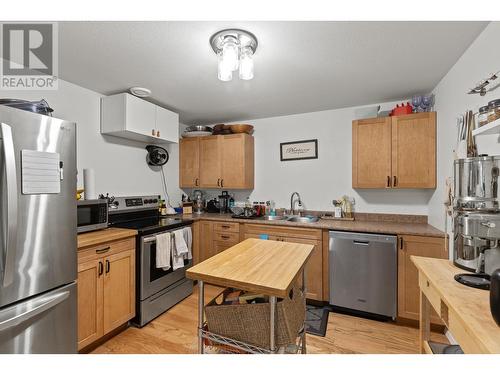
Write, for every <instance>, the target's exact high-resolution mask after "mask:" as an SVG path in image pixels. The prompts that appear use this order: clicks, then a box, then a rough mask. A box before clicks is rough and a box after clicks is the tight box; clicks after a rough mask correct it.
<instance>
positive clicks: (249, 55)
mask: <svg viewBox="0 0 500 375" xmlns="http://www.w3.org/2000/svg"><path fill="white" fill-rule="evenodd" d="M239 76H240V79H244V80H249V79H252V78H253V51H252V49H251V48H248V47H247V48H244V49H243V50H242V51H241V59H240V74H239Z"/></svg>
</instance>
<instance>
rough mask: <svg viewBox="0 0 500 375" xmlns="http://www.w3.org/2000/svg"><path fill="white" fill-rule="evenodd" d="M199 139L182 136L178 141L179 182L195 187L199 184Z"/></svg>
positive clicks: (182, 185) (185, 185)
mask: <svg viewBox="0 0 500 375" xmlns="http://www.w3.org/2000/svg"><path fill="white" fill-rule="evenodd" d="M199 173H200V140H199V139H198V138H183V139H181V140H180V141H179V184H180V186H181V187H197V186H199V184H200V174H199Z"/></svg>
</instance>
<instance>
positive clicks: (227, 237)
mask: <svg viewBox="0 0 500 375" xmlns="http://www.w3.org/2000/svg"><path fill="white" fill-rule="evenodd" d="M220 238H222V239H224V240H228V239H230V238H231V237H229V236H224V235H221V236H220Z"/></svg>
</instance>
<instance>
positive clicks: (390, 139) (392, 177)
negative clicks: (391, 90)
mask: <svg viewBox="0 0 500 375" xmlns="http://www.w3.org/2000/svg"><path fill="white" fill-rule="evenodd" d="M352 187H353V188H392V189H394V188H395V189H398V188H435V187H436V113H435V112H425V113H415V114H410V115H405V116H392V117H384V118H374V119H365V120H356V121H353V123H352Z"/></svg>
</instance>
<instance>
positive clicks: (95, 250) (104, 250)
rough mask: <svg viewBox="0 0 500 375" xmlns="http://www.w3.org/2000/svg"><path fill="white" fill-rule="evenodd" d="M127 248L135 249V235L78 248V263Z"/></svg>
mask: <svg viewBox="0 0 500 375" xmlns="http://www.w3.org/2000/svg"><path fill="white" fill-rule="evenodd" d="M127 250H134V251H135V237H130V238H126V239H123V240H119V241H111V242H103V243H102V244H99V245H95V246H89V247H86V248H84V249H81V250H78V263H82V262H88V261H90V260H93V259H98V258H102V257H107V256H110V255H113V254H118V253H121V252H122V251H127Z"/></svg>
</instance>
